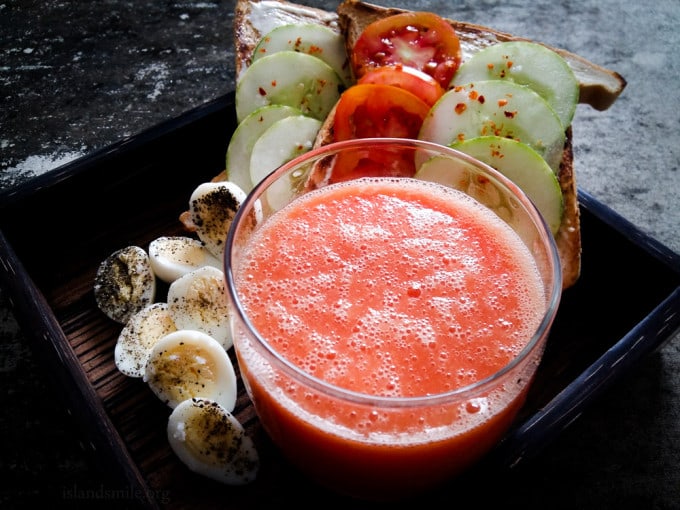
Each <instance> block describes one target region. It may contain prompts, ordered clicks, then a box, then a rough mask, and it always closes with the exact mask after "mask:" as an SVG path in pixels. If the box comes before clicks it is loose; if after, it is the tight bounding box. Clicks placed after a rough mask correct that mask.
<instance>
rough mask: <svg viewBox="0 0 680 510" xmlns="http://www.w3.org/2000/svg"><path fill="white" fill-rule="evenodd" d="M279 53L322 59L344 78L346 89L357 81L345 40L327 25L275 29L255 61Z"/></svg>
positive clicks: (257, 50)
mask: <svg viewBox="0 0 680 510" xmlns="http://www.w3.org/2000/svg"><path fill="white" fill-rule="evenodd" d="M279 51H298V52H302V53H307V54H309V55H312V56H314V57H317V58H320V59H321V60H323V61H324V62H326V63H327V64H328V65H329V66H331V67H332V68H333V70H334V71H335V72H336V73H337V74H338V76H340V78H342V81H343V83H344V84H345V86H346V87H349V86H350V85H352V83H353V82H354V78H353V76H352V70H351V69H352V68H351V66H350V65H349V58H348V57H347V50H346V49H345V40H344V38H343V37H342V36H341V35H340V34H339V33H338V32H335V31H333V30H331V29H330V28H328V27H326V26H323V25H317V24H315V23H302V24H291V25H283V26H280V27H276V28H275V29H274V30H272V31H271V32H269V33H268V34H266V35H265V36H264V37H262V39H260V42H259V43H258V45H257V46H256V47H255V51H254V52H253V60H257V59H259V58H261V57H264V56H266V55H271V54H273V53H276V52H279Z"/></svg>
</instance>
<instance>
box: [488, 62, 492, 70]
mask: <svg viewBox="0 0 680 510" xmlns="http://www.w3.org/2000/svg"><path fill="white" fill-rule="evenodd" d="M486 67H487V68H488V69H489V71H491V70H492V69H493V64H492V63H491V62H489V63H488V64H486Z"/></svg>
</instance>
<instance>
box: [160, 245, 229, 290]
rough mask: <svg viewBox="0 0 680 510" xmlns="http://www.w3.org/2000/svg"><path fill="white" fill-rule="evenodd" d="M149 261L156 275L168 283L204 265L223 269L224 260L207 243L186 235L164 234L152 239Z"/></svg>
mask: <svg viewBox="0 0 680 510" xmlns="http://www.w3.org/2000/svg"><path fill="white" fill-rule="evenodd" d="M149 261H150V262H151V268H152V269H153V272H154V273H155V274H156V276H157V277H158V278H160V279H161V280H162V281H164V282H166V283H172V282H174V281H175V280H177V279H178V278H179V277H181V276H183V275H185V274H187V273H189V272H191V271H194V270H195V269H198V268H200V267H203V266H212V267H215V268H217V269H220V270H221V269H222V261H221V260H219V259H218V258H217V257H215V256H214V255H213V254H212V253H210V251H209V250H208V249H207V248H206V247H205V244H203V243H202V242H201V241H199V240H198V239H194V238H193V237H186V236H162V237H159V238H157V239H154V240H153V241H151V243H150V244H149Z"/></svg>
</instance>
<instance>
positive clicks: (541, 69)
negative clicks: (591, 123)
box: [451, 41, 579, 129]
mask: <svg viewBox="0 0 680 510" xmlns="http://www.w3.org/2000/svg"><path fill="white" fill-rule="evenodd" d="M494 79H496V80H498V79H500V80H509V81H512V82H515V83H517V84H520V85H526V86H528V87H530V88H531V89H532V90H533V91H535V92H537V93H538V94H539V95H540V96H541V97H542V98H543V99H545V100H546V101H547V102H548V104H549V105H550V106H551V107H552V109H553V110H555V113H557V116H558V117H559V118H560V121H561V122H562V128H563V129H566V128H567V127H569V125H570V124H571V121H572V119H573V118H574V113H575V112H576V105H577V104H578V100H579V84H578V81H577V80H576V77H575V76H574V72H573V71H572V70H571V68H570V67H569V65H568V64H567V62H566V61H565V60H564V59H563V58H562V57H561V56H560V55H558V54H557V53H555V52H554V51H552V50H550V49H548V48H546V47H545V46H542V45H540V44H537V43H532V42H526V41H513V42H505V43H499V44H494V45H492V46H489V47H487V48H484V49H483V50H481V51H479V52H477V53H475V54H473V55H472V57H470V60H468V61H467V62H465V63H464V64H463V65H461V66H460V68H459V69H458V71H457V72H456V75H455V76H454V77H453V81H452V82H451V85H452V86H455V85H467V84H468V83H474V82H477V81H482V80H494Z"/></svg>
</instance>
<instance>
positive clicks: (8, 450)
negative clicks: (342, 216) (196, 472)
mask: <svg viewBox="0 0 680 510" xmlns="http://www.w3.org/2000/svg"><path fill="white" fill-rule="evenodd" d="M306 3H307V4H309V5H315V6H322V7H327V8H334V6H335V5H336V2H330V1H311V0H307V2H306ZM376 3H380V4H383V5H394V6H402V7H407V8H410V9H422V10H432V11H435V12H438V13H440V14H443V15H446V16H448V17H452V18H458V19H461V20H464V21H471V22H475V23H479V24H484V25H489V26H493V27H495V28H498V29H500V30H504V31H507V32H511V33H514V34H517V35H522V36H526V37H529V38H532V39H535V40H539V41H542V42H545V43H548V44H551V45H553V46H558V47H563V48H566V49H569V50H571V51H573V52H575V53H578V54H581V55H582V56H584V57H586V58H589V59H590V60H592V61H594V62H596V63H599V64H601V65H603V66H606V67H609V68H611V69H614V70H616V71H618V72H619V73H620V74H622V75H623V76H624V77H625V78H626V79H627V81H628V87H627V89H626V90H625V92H624V94H623V95H622V96H621V97H620V98H619V100H618V101H617V102H616V103H615V104H614V105H613V106H612V108H611V109H609V110H608V111H605V112H598V111H595V110H593V109H592V108H590V107H586V106H579V108H578V111H577V114H576V117H575V119H574V123H573V125H574V146H575V160H576V168H577V175H578V183H579V185H580V187H581V188H582V189H584V190H586V191H588V192H590V193H591V194H593V195H594V196H595V197H596V198H598V199H599V200H600V201H602V202H604V203H605V204H607V205H608V206H610V207H611V208H613V209H614V210H615V211H617V212H618V213H620V214H622V215H623V216H624V217H626V218H627V219H629V220H630V221H631V222H632V223H633V224H635V225H636V226H638V227H639V228H640V229H642V230H643V231H644V232H646V233H648V234H650V235H652V236H653V237H655V238H656V239H658V240H659V241H660V242H662V243H663V244H665V245H666V246H668V247H669V248H671V249H672V250H673V251H675V252H680V236H679V235H678V226H679V225H680V212H679V209H680V207H679V206H680V199H679V198H678V197H679V193H680V175H679V168H678V167H679V162H680V143H679V135H680V108H679V106H680V100H679V99H678V98H679V97H680V94H679V93H680V85H679V83H680V81H679V80H678V78H679V77H680V53H679V52H678V48H680V35H679V32H678V30H677V27H678V26H680V3H679V2H678V1H677V0H665V1H657V2H653V3H644V2H619V1H614V0H570V1H569V0H567V1H563V2H554V1H552V0H532V1H527V0H513V1H510V2H507V1H491V0H460V1H457V2H446V1H443V0H442V1H435V0H431V1H427V0H420V1H414V2H406V1H404V0H401V1H400V0H393V1H392V2H390V3H387V2H376ZM233 7H234V2H233V1H224V2H220V1H205V2H192V1H186V2H154V1H150V0H140V1H137V2H122V1H117V0H108V1H105V2H61V1H54V0H49V1H45V2H38V1H28V0H25V1H20V0H10V1H7V2H3V3H0V33H1V34H2V37H0V91H1V93H0V101H1V103H0V186H2V187H3V188H7V187H11V186H14V185H16V184H17V183H20V182H23V181H25V180H26V179H30V178H31V177H33V176H35V175H38V174H41V173H43V172H47V171H50V170H52V169H54V168H55V167H57V166H59V165H60V164H63V163H65V162H67V161H69V160H71V159H73V158H76V157H79V156H83V155H86V154H88V153H90V152H91V151H93V150H95V149H98V148H101V147H104V146H106V145H108V144H110V143H112V142H115V141H117V140H119V139H121V138H122V137H125V136H128V135H131V134H134V133H137V132H139V131H141V130H142V129H145V128H147V127H150V126H152V125H154V124H156V123H158V122H160V121H162V120H164V119H167V118H170V117H173V116H175V115H177V114H179V113H181V112H183V111H185V110H188V109H190V108H192V107H194V106H197V105H200V104H202V103H204V102H206V101H209V100H211V99H213V98H214V97H217V96H219V95H222V94H223V93H225V92H227V91H229V90H232V89H233V87H234V73H233V63H232V59H233V46H232V40H231V28H232V27H231V22H232V13H233ZM633 270H634V268H633ZM0 305H1V306H0V388H1V389H0V404H1V409H2V411H1V412H0V436H1V439H0V506H1V507H3V508H21V507H24V506H29V505H32V504H34V503H36V502H43V501H48V502H50V503H51V504H52V505H54V506H56V507H62V506H65V504H66V502H67V501H66V500H67V499H68V498H67V497H68V495H69V494H73V491H74V490H78V489H94V491H95V495H96V494H100V495H101V497H102V498H104V499H105V498H106V496H105V494H106V492H105V489H106V487H107V485H106V484H107V480H106V478H105V475H104V474H102V472H101V471H99V470H98V469H96V468H97V466H92V464H91V463H90V462H89V461H88V459H87V458H86V457H85V456H84V454H83V451H82V448H81V447H80V441H81V438H79V437H77V436H76V435H75V434H74V433H73V432H72V429H73V424H72V422H71V418H70V417H69V416H67V415H66V414H65V413H64V411H63V410H62V409H61V407H60V405H59V391H58V388H53V387H50V386H49V384H48V381H49V379H48V378H47V377H46V376H45V374H44V373H43V372H42V371H41V369H40V368H39V366H38V365H37V364H36V361H35V359H34V356H33V354H32V353H31V351H30V349H29V348H28V346H27V345H26V344H25V342H24V339H23V337H22V332H21V331H20V330H19V328H18V326H17V324H16V322H15V321H14V318H13V316H12V313H11V309H10V308H9V303H8V298H7V296H4V295H0ZM679 349H680V340H679V339H678V336H677V335H676V336H675V338H674V339H673V340H672V341H670V342H669V343H668V344H667V345H666V346H665V347H664V348H663V349H662V350H660V351H659V352H657V353H655V354H653V355H652V356H650V357H649V358H648V359H647V360H645V361H644V363H642V364H641V366H640V367H639V369H638V370H636V371H634V372H633V373H631V374H630V377H629V378H628V379H626V380H625V381H624V382H622V383H621V384H618V385H617V386H615V387H614V388H612V389H611V391H609V392H608V393H607V394H606V395H605V397H604V398H602V399H601V400H600V401H598V402H597V405H595V406H593V407H592V408H590V409H589V410H588V412H587V413H586V414H585V415H583V416H581V417H580V419H579V420H577V421H576V422H575V423H574V424H573V425H572V426H571V427H570V429H569V430H567V432H566V433H564V434H563V435H562V436H561V437H560V438H559V439H558V440H557V441H556V442H555V443H554V444H552V445H551V446H550V447H549V448H548V449H546V451H545V452H544V454H543V455H542V456H541V457H540V458H538V459H536V460H535V461H534V462H533V464H532V467H531V469H530V470H529V472H528V474H527V476H530V477H531V479H528V480H526V486H525V488H524V489H523V490H522V491H521V494H517V495H507V497H503V499H505V500H506V503H507V504H508V505H510V506H511V507H515V506H519V504H520V503H522V504H523V506H525V507H527V508H544V507H546V508H599V509H603V508H604V509H606V508H617V509H634V508H635V509H637V508H641V509H642V508H644V509H652V508H653V509H671V508H680V441H679V439H680V352H679ZM97 490H99V492H98V493H97ZM69 491H71V492H69ZM476 497H478V498H479V500H480V501H483V500H484V499H485V498H486V497H487V495H476ZM68 503H69V505H70V507H75V506H82V507H94V506H96V505H102V504H104V503H106V501H102V500H97V499H96V496H95V497H94V498H92V499H91V500H83V501H78V502H77V503H80V504H81V505H76V504H75V503H76V502H74V501H73V499H72V498H71V500H70V501H68ZM117 503H118V504H122V502H120V501H119V502H117Z"/></svg>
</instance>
